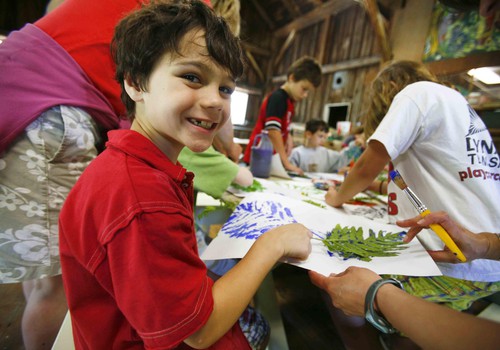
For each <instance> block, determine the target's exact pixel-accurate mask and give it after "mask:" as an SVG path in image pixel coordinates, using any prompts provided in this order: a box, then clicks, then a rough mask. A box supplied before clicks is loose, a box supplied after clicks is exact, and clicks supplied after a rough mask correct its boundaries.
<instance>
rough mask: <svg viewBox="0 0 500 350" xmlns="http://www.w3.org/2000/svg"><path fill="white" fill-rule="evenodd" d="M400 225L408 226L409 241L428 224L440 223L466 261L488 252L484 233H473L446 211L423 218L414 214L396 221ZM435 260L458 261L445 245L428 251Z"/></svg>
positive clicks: (480, 256) (407, 236) (407, 237)
mask: <svg viewBox="0 0 500 350" xmlns="http://www.w3.org/2000/svg"><path fill="white" fill-rule="evenodd" d="M396 224H397V225H399V226H401V227H410V229H409V230H408V233H407V235H406V237H405V238H404V241H405V242H410V241H411V240H412V239H413V238H414V237H415V236H416V235H417V234H418V233H419V232H420V231H422V229H428V228H429V225H430V224H439V225H441V226H442V227H443V228H444V229H445V230H446V232H448V234H449V235H450V237H451V238H452V239H453V241H454V242H455V243H456V244H457V246H458V247H459V248H460V250H461V251H462V253H463V254H464V255H465V257H466V258H467V260H468V261H470V260H474V259H479V258H484V257H485V256H486V254H487V252H488V248H489V242H488V238H487V236H486V235H483V234H475V233H473V232H471V231H469V230H467V229H465V228H463V227H462V226H460V225H459V224H457V223H456V222H455V221H453V220H452V219H451V218H450V217H449V216H448V214H447V213H446V212H444V211H440V212H433V213H431V214H429V215H427V216H425V217H424V218H422V217H421V216H416V217H414V218H412V219H407V220H399V221H397V222H396ZM428 252H429V254H430V255H431V257H432V258H433V259H434V260H435V261H439V262H449V263H459V262H460V261H459V260H458V259H457V257H456V256H455V255H454V254H453V253H452V252H451V251H450V250H449V249H448V248H447V247H445V248H444V249H443V250H439V251H428Z"/></svg>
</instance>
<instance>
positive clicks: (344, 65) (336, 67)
mask: <svg viewBox="0 0 500 350" xmlns="http://www.w3.org/2000/svg"><path fill="white" fill-rule="evenodd" d="M381 60H382V59H381V58H380V56H372V57H364V58H358V59H354V60H349V61H343V62H337V63H334V64H325V65H323V66H322V67H321V73H322V74H331V73H334V72H337V71H341V70H348V69H355V68H361V67H368V66H373V65H376V64H380V61H381ZM284 81H286V75H284V74H283V75H278V76H274V77H273V78H272V82H273V83H281V82H284Z"/></svg>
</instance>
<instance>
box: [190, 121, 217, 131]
mask: <svg viewBox="0 0 500 350" xmlns="http://www.w3.org/2000/svg"><path fill="white" fill-rule="evenodd" d="M191 122H192V123H193V124H194V125H196V126H200V127H202V128H204V129H211V128H212V125H213V123H211V122H206V121H200V120H195V119H191Z"/></svg>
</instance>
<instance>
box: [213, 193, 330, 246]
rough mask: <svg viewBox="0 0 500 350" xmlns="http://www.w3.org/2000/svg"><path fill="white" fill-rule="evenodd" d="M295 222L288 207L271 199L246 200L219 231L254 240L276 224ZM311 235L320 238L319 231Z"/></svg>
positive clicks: (230, 235)
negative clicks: (261, 200) (262, 200)
mask: <svg viewBox="0 0 500 350" xmlns="http://www.w3.org/2000/svg"><path fill="white" fill-rule="evenodd" d="M292 223H297V220H296V219H295V218H294V216H293V213H292V211H291V210H290V208H288V207H285V206H284V205H283V204H281V203H277V202H273V201H264V202H246V203H242V204H240V205H238V206H237V207H236V209H235V210H234V212H233V213H232V214H231V216H230V217H229V219H228V221H227V222H226V224H224V226H223V227H222V230H221V233H223V234H226V235H229V237H232V238H245V239H250V240H255V239H257V238H259V236H260V235H262V234H263V233H265V232H267V231H269V230H270V229H273V228H275V227H278V226H282V225H285V224H292ZM312 233H313V235H315V236H318V237H320V238H322V237H323V236H322V235H321V234H320V233H317V232H312Z"/></svg>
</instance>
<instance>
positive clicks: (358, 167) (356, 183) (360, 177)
mask: <svg viewBox="0 0 500 350" xmlns="http://www.w3.org/2000/svg"><path fill="white" fill-rule="evenodd" d="M390 160H391V158H390V157H389V154H388V153H387V151H386V149H385V147H384V145H383V144H382V143H380V142H379V141H376V140H372V141H371V142H370V143H369V144H368V147H367V148H366V150H365V151H364V152H363V154H362V155H361V157H360V158H359V159H358V161H357V162H356V163H355V164H354V167H353V168H352V169H351V171H350V172H349V176H347V178H346V179H345V181H344V182H343V183H342V185H341V186H340V188H339V189H338V191H336V190H335V188H334V187H333V186H332V187H330V189H329V190H328V192H327V194H326V197H325V201H326V203H327V204H329V205H331V206H332V207H340V206H341V205H342V204H343V203H344V202H346V201H348V200H349V199H351V198H352V197H353V196H354V195H355V194H357V193H359V192H361V191H364V190H365V189H366V188H367V187H368V186H369V185H370V184H371V183H372V182H373V180H375V178H376V177H377V175H378V174H380V172H381V171H382V170H383V169H384V167H385V165H386V164H387V163H388V162H389V161H390Z"/></svg>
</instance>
